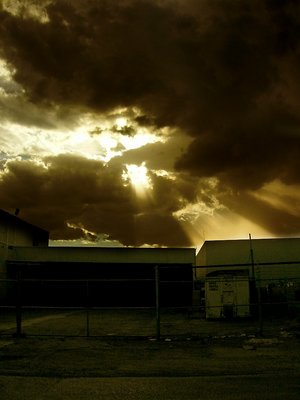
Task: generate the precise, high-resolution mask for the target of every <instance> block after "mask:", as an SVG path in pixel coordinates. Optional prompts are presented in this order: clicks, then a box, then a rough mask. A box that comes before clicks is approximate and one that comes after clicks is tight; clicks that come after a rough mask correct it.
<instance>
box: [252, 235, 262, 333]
mask: <svg viewBox="0 0 300 400" xmlns="http://www.w3.org/2000/svg"><path fill="white" fill-rule="evenodd" d="M249 240H250V258H251V275H252V277H251V278H252V279H253V281H254V284H255V287H256V294H257V306H258V325H259V328H258V334H259V335H260V336H262V334H263V318H262V304H261V293H260V287H259V286H258V285H257V279H256V276H255V269H254V255H253V247H252V238H251V234H250V233H249Z"/></svg>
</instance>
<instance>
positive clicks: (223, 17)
mask: <svg viewBox="0 0 300 400" xmlns="http://www.w3.org/2000/svg"><path fill="white" fill-rule="evenodd" d="M299 7H300V5H299V3H298V2H295V1H292V0H290V1H288V0H286V1H267V0H266V1H257V0H251V1H247V0H246V1H244V0H243V1H242V0H237V1H232V0H225V1H216V0H209V1H208V0H202V1H186V2H181V1H150V0H144V1H140V0H139V1H137V0H130V1H114V2H107V1H104V0H103V1H89V2H88V3H87V2H83V1H79V0H77V1H74V2H73V1H72V2H67V1H63V0H61V1H53V2H52V3H51V4H50V5H49V6H48V7H47V8H46V10H47V14H48V17H49V22H48V23H41V22H39V21H38V20H36V19H30V18H21V17H19V16H13V15H11V14H9V13H8V12H5V11H2V12H1V14H0V19H1V24H0V26H1V28H0V29H1V46H2V54H3V56H4V57H5V58H6V59H7V60H8V61H9V62H10V63H11V64H13V66H14V68H15V69H16V73H15V79H16V80H17V81H18V82H19V83H20V84H21V85H22V86H23V87H24V88H25V90H26V93H27V94H28V96H29V98H30V99H32V100H33V101H35V102H40V103H48V104H50V103H59V104H69V105H77V106H82V107H88V108H92V109H95V110H101V111H103V110H109V109H112V108H114V107H117V106H139V107H140V108H141V109H142V110H143V111H144V113H145V114H144V118H143V120H144V121H146V122H147V121H149V120H151V121H155V123H156V124H157V125H168V126H178V127H180V128H182V129H184V130H185V131H186V132H188V133H189V134H190V135H192V136H193V137H195V142H194V144H193V145H191V147H190V149H189V150H188V152H187V154H186V155H185V156H183V157H181V158H180V159H179V161H178V163H177V168H179V169H185V170H187V171H192V172H193V173H195V174H198V175H200V176H205V175H216V176H218V177H219V178H221V179H225V181H226V182H227V183H229V184H231V185H234V186H240V185H241V186H242V187H247V186H248V187H255V186H260V185H261V184H263V183H264V182H265V181H269V180H272V179H274V178H277V177H280V178H281V179H283V180H285V181H287V182H289V181H293V179H297V178H296V176H295V169H296V168H297V167H298V166H297V165H295V163H293V162H292V161H291V157H289V156H288V154H289V152H290V150H291V149H295V147H299V148H300V146H298V144H299V116H298V114H297V113H296V112H295V110H296V109H297V107H295V104H297V105H299V102H300V99H299V97H300V95H299V91H298V92H296V91H295V90H294V89H293V88H292V87H291V85H293V87H295V86H296V87H298V88H299V82H300V79H299V77H300V73H299V68H297V66H298V65H299V61H300V59H299V56H300V53H299V50H300V47H299V37H300V33H299V32H300V24H299V11H300V10H299ZM291 132H292V133H291ZM125 133H126V134H128V132H125ZM280 149H281V150H280ZM293 158H299V153H298V152H297V151H296V150H294V151H293ZM266 160H267V161H266ZM266 164H267V165H268V171H266V172H265V166H266ZM262 170H264V171H263V173H261V172H262ZM242 176H245V177H246V179H241V177H242Z"/></svg>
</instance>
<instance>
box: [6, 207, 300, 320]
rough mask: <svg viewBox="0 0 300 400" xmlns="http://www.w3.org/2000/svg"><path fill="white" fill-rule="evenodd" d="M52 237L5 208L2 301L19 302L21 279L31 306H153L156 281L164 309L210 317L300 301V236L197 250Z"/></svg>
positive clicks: (222, 242)
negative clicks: (53, 240) (73, 242)
mask: <svg viewBox="0 0 300 400" xmlns="http://www.w3.org/2000/svg"><path fill="white" fill-rule="evenodd" d="M48 240H49V233H48V232H47V231H45V230H43V229H41V228H38V227H36V226H34V225H31V224H29V223H27V222H25V221H22V220H21V219H20V218H19V217H18V216H17V215H11V214H9V213H7V212H5V211H3V210H0V279H1V281H0V302H1V304H2V305H6V304H7V305H9V304H13V303H14V302H15V301H16V293H17V287H18V284H20V282H21V283H22V285H21V286H22V293H21V295H22V304H23V305H25V306H26V305H29V306H74V307H77V306H84V307H86V306H101V307H102V306H104V307H111V306H114V307H148V306H149V307H152V306H154V305H155V302H156V300H157V299H156V296H157V282H158V279H159V291H160V304H161V306H168V307H169V306H171V307H173V306H175V307H188V308H191V307H193V309H197V308H198V307H199V309H203V310H204V311H205V316H206V318H233V317H249V316H253V315H254V314H255V312H256V311H255V310H256V308H255V307H254V308H253V306H252V305H253V304H257V303H258V302H259V301H262V302H264V304H267V305H268V307H269V305H270V304H271V305H275V308H276V310H278V309H280V307H281V306H280V304H281V303H284V302H288V303H289V306H288V308H289V311H290V309H291V307H294V308H296V307H297V303H299V301H300V238H284V239H255V240H217V241H206V242H205V243H204V244H203V246H202V247H201V249H200V251H199V252H198V254H197V255H196V249H194V248H130V247H107V248H103V247H49V246H48ZM298 306H299V304H298ZM265 309H267V308H266V307H265ZM253 310H254V311H253ZM268 310H269V311H270V310H271V311H272V310H274V307H269V309H268ZM283 312H286V306H284V307H283Z"/></svg>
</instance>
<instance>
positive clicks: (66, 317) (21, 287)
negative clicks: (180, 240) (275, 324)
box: [0, 266, 300, 339]
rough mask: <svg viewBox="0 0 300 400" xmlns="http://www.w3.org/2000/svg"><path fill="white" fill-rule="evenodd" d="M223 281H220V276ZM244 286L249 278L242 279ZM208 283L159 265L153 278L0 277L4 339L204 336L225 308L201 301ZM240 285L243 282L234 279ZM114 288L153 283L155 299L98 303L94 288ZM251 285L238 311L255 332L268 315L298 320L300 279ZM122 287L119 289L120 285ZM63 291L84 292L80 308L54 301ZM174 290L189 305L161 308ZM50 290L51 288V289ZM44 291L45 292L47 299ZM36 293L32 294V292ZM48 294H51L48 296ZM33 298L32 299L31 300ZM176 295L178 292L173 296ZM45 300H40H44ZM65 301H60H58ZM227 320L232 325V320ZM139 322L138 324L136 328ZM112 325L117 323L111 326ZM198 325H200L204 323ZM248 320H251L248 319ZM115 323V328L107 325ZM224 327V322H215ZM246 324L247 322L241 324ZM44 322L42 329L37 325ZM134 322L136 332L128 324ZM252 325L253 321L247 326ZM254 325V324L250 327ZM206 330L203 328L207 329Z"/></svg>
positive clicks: (0, 323)
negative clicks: (210, 319) (213, 314)
mask: <svg viewBox="0 0 300 400" xmlns="http://www.w3.org/2000/svg"><path fill="white" fill-rule="evenodd" d="M218 279H219V278H218ZM242 281H243V282H244V281H245V278H243V279H240V282H242ZM205 282H206V280H205V279H204V280H203V281H202V283H201V284H200V286H197V288H196V289H195V286H194V284H195V282H193V280H192V279H191V280H186V279H184V280H179V279H177V278H176V279H174V280H171V279H169V278H167V279H162V278H161V267H158V266H157V267H155V269H154V276H153V278H152V279H148V278H143V279H136V278H132V279H127V278H122V279H121V278H120V279H118V278H116V279H113V278H112V279H26V278H24V279H23V277H22V275H21V274H18V275H17V276H16V278H15V279H1V280H0V288H1V287H2V288H4V287H5V288H6V290H7V291H8V296H7V298H8V299H9V300H8V302H7V304H2V305H1V306H0V312H1V318H0V335H12V334H14V335H15V336H18V337H20V336H22V335H24V334H27V335H43V336H47V335H50V336H85V337H92V336H95V337H96V336H104V335H110V336H113V335H114V336H147V337H154V338H156V339H160V338H161V337H162V336H165V335H166V334H168V335H170V334H171V335H172V334H173V335H176V334H188V335H191V334H195V335H196V334H198V335H201V334H203V332H204V331H205V329H206V328H207V326H208V325H206V326H204V325H203V321H206V320H207V315H208V311H209V309H212V308H218V309H221V307H224V305H208V304H205V299H204V302H203V298H202V297H201V293H203V291H204V290H203V288H204V287H205ZM236 282H237V283H239V279H238V278H237V279H236ZM107 283H109V284H116V285H117V288H120V287H122V288H123V289H124V288H126V287H128V285H129V287H130V284H134V285H141V286H143V285H144V284H150V286H149V287H150V290H149V293H150V295H151V301H150V302H149V304H148V305H145V304H141V305H140V306H139V305H131V306H123V307H122V306H121V305H120V304H117V305H101V304H95V303H94V301H95V298H96V297H95V296H96V294H97V290H96V289H97V286H96V289H95V287H94V285H99V284H103V285H105V284H107ZM250 284H252V286H253V290H252V293H251V296H250V297H249V301H247V302H238V303H236V304H235V306H236V307H240V308H249V309H250V310H251V315H250V316H249V318H250V320H251V323H252V331H255V332H257V333H259V334H263V330H264V324H265V323H267V321H268V319H269V318H270V317H274V316H275V317H291V318H292V317H295V316H297V315H299V314H300V296H299V294H300V279H299V278H297V277H286V278H285V279H281V280H278V279H274V280H272V279H268V280H264V279H255V281H252V282H251V280H250ZM120 285H121V286H120ZM57 287H60V288H62V290H64V291H65V293H66V300H68V294H69V293H73V291H74V293H75V294H76V291H78V290H79V291H80V293H81V297H80V302H81V303H80V302H79V303H78V304H67V305H63V304H59V302H58V303H56V301H55V300H56V294H57V292H56V291H55V290H56V289H57ZM172 288H175V289H176V291H178V299H179V300H180V294H181V288H182V289H184V290H185V291H186V292H187V289H188V290H190V292H191V294H190V300H189V301H184V302H181V301H178V304H175V305H172V304H169V305H165V304H162V298H164V299H166V298H167V297H168V293H169V291H172ZM51 289H53V290H52V291H51ZM43 290H44V291H45V293H46V294H47V296H48V297H47V296H46V297H43ZM30 291H32V292H30ZM195 292H199V294H200V295H199V297H197V299H196V300H195V299H194V300H193V294H195ZM49 293H52V300H53V303H51V301H52V300H51V296H50V297H49ZM29 294H31V296H29ZM173 294H174V293H173ZM45 299H46V300H47V302H48V303H47V302H44V303H43V302H42V300H43V301H44V300H45ZM60 300H61V299H60ZM224 319H225V320H226V322H229V323H231V324H234V323H235V322H234V321H233V320H232V319H231V318H230V316H229V318H224ZM137 320H139V324H137ZM112 321H113V323H112ZM199 321H202V325H201V324H200V322H199ZM248 321H249V319H248ZM109 323H110V324H111V326H112V328H109V327H108V325H109ZM216 323H220V321H216ZM239 323H240V325H239V326H243V322H239ZM38 324H40V325H39V326H40V328H39V329H37V328H36V326H37V325H38ZM130 324H132V325H134V324H135V329H136V331H135V332H136V334H135V332H134V331H132V330H130V329H129V328H128V326H129V325H130ZM248 325H249V323H248ZM250 325H251V324H250ZM204 328H205V329H204Z"/></svg>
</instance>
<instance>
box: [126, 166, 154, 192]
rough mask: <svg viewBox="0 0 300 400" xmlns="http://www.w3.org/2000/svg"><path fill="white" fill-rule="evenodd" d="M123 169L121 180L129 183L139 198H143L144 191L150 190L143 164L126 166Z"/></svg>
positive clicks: (146, 170) (145, 168)
mask: <svg viewBox="0 0 300 400" xmlns="http://www.w3.org/2000/svg"><path fill="white" fill-rule="evenodd" d="M125 167H126V171H124V173H123V179H124V180H125V181H129V182H130V184H131V185H132V186H133V188H134V189H135V191H136V193H137V194H138V195H139V196H140V197H143V196H145V194H146V191H147V190H150V189H152V183H151V179H150V178H149V175H148V169H147V167H146V166H145V163H143V164H141V165H135V164H126V165H125Z"/></svg>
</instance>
